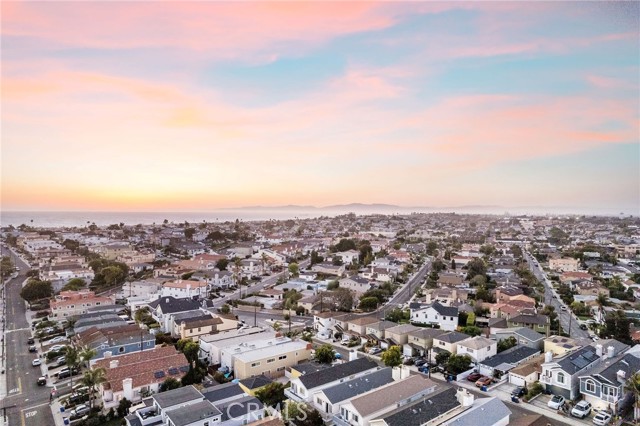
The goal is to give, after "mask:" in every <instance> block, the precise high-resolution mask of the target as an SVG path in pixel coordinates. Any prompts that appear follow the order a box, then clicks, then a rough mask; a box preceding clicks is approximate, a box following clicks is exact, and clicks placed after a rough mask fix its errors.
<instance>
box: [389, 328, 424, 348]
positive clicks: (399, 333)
mask: <svg viewBox="0 0 640 426" xmlns="http://www.w3.org/2000/svg"><path fill="white" fill-rule="evenodd" d="M416 330H419V328H418V327H416V326H415V325H411V324H402V325H397V326H395V327H391V328H389V329H387V330H385V332H384V338H385V339H386V340H387V342H388V343H389V344H390V345H404V344H405V343H407V342H408V341H409V333H411V332H413V331H416Z"/></svg>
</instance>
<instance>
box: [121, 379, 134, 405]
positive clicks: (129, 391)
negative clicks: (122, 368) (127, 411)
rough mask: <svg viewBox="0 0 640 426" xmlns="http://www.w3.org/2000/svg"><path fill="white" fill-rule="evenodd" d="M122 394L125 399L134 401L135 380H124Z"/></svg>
mask: <svg viewBox="0 0 640 426" xmlns="http://www.w3.org/2000/svg"><path fill="white" fill-rule="evenodd" d="M122 392H123V393H124V397H125V398H127V399H128V400H129V401H133V379H131V378H128V377H127V378H126V379H123V380H122Z"/></svg>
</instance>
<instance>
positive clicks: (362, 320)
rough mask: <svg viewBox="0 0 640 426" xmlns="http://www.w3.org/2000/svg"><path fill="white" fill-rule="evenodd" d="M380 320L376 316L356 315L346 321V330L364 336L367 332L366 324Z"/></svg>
mask: <svg viewBox="0 0 640 426" xmlns="http://www.w3.org/2000/svg"><path fill="white" fill-rule="evenodd" d="M377 322H380V320H379V319H378V318H376V317H358V318H354V319H352V320H350V321H348V322H347V332H348V333H351V334H356V335H357V336H358V337H360V336H362V337H364V336H365V335H366V334H367V325H371V324H375V323H377Z"/></svg>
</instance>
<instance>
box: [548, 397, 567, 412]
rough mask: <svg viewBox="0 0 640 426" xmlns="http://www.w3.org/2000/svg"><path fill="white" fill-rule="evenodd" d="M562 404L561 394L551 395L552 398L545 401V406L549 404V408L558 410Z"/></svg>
mask: <svg viewBox="0 0 640 426" xmlns="http://www.w3.org/2000/svg"><path fill="white" fill-rule="evenodd" d="M563 405H564V396H561V395H553V398H551V399H550V400H549V402H548V403H547V406H549V408H553V409H554V410H559V409H560V407H562V406H563Z"/></svg>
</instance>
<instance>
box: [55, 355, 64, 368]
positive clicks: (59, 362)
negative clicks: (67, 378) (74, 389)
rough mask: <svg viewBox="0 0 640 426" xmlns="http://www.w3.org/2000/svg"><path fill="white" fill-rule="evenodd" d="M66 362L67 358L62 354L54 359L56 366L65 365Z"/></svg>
mask: <svg viewBox="0 0 640 426" xmlns="http://www.w3.org/2000/svg"><path fill="white" fill-rule="evenodd" d="M66 363H67V358H66V357H64V356H61V357H58V359H56V362H55V364H56V367H62V366H63V365H65V364H66Z"/></svg>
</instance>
